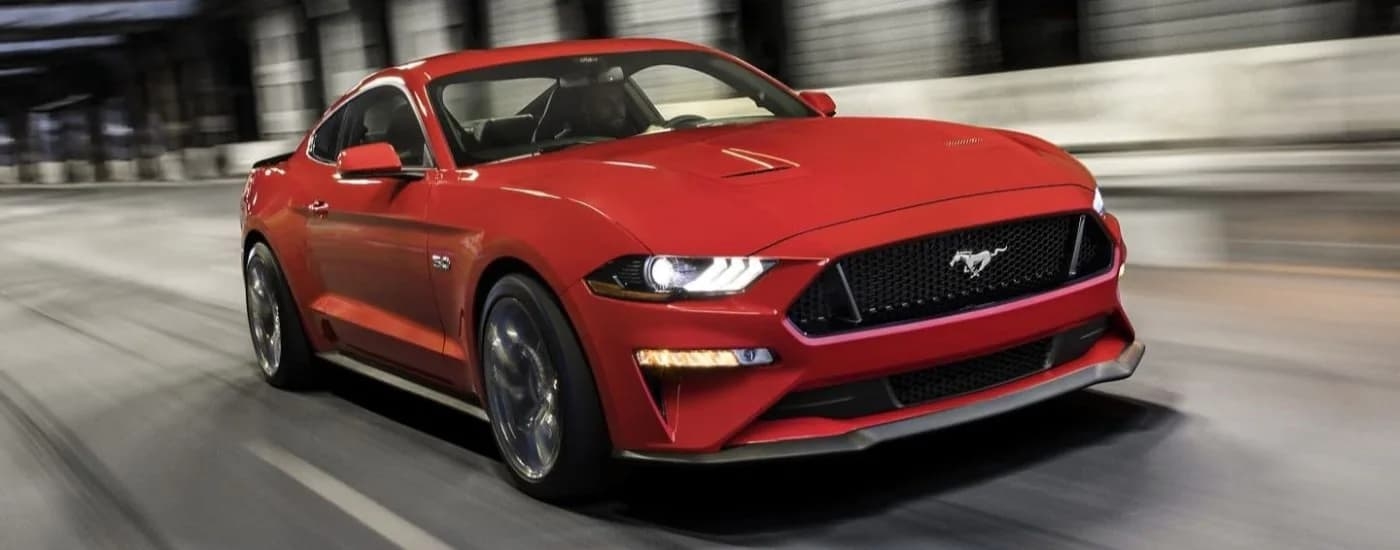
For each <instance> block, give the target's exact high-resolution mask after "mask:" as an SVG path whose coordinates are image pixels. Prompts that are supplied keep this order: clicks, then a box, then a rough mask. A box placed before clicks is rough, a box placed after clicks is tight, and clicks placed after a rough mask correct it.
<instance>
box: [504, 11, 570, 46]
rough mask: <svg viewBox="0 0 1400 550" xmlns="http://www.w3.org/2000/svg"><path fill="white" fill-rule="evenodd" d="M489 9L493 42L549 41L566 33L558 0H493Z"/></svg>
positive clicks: (505, 43)
mask: <svg viewBox="0 0 1400 550" xmlns="http://www.w3.org/2000/svg"><path fill="white" fill-rule="evenodd" d="M487 13H489V14H490V17H491V20H490V22H489V25H490V28H491V45H492V46H496V47H500V46H514V45H518V44H529V43H532V42H547V41H550V40H558V39H560V38H561V37H562V36H563V34H562V30H561V29H560V25H559V18H558V9H557V8H556V6H555V0H491V1H490V3H489V4H488V7H487Z"/></svg>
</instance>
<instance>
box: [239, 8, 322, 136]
mask: <svg viewBox="0 0 1400 550" xmlns="http://www.w3.org/2000/svg"><path fill="white" fill-rule="evenodd" d="M294 9H295V8H290V7H284V8H277V9H271V10H267V11H264V12H262V13H261V14H260V15H258V16H256V17H254V18H253V20H252V23H251V25H252V29H251V31H252V32H251V33H250V35H251V41H252V44H253V46H252V47H253V86H254V87H255V88H256V94H257V102H258V112H259V126H260V127H261V129H262V132H263V135H264V136H267V137H270V138H285V137H290V136H294V135H299V134H301V133H303V132H305V131H306V128H307V127H308V126H309V125H310V123H311V121H312V120H314V119H315V118H316V117H317V116H318V115H320V114H321V113H320V112H318V110H317V109H314V108H312V107H311V106H310V105H307V101H306V92H305V88H306V86H309V85H310V83H311V82H312V72H311V63H310V60H309V59H307V57H306V53H305V52H303V51H301V48H300V47H299V46H298V39H297V35H298V34H299V33H301V32H303V30H304V29H302V28H301V25H300V24H299V23H298V18H297V16H296V14H295V12H294V11H292V10H294Z"/></svg>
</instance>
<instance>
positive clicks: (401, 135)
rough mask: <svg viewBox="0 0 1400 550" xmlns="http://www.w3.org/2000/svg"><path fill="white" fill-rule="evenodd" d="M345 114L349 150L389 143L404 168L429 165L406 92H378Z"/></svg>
mask: <svg viewBox="0 0 1400 550" xmlns="http://www.w3.org/2000/svg"><path fill="white" fill-rule="evenodd" d="M346 110H347V111H348V113H349V114H348V115H347V118H346V123H347V125H348V126H347V128H346V147H353V146H356V145H366V144H370V143H388V144H389V145H392V146H394V151H395V152H397V153H398V154H399V162H402V163H403V165H404V166H405V167H424V166H426V165H427V163H428V144H427V141H426V140H424V139H423V129H422V126H420V125H419V124H418V115H417V114H415V113H414V112H413V105H412V104H410V103H409V102H408V96H406V95H404V93H403V91H401V90H399V89H398V88H394V87H391V86H384V87H381V88H376V89H373V90H370V91H368V92H365V93H364V94H362V95H360V97H357V98H355V99H353V100H351V101H350V103H349V105H348V107H347V109H346Z"/></svg>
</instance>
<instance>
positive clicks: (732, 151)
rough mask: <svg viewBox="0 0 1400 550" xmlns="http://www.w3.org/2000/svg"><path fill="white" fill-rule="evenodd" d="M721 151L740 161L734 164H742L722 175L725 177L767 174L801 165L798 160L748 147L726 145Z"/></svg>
mask: <svg viewBox="0 0 1400 550" xmlns="http://www.w3.org/2000/svg"><path fill="white" fill-rule="evenodd" d="M720 152H722V153H724V154H726V155H729V157H730V158H733V159H736V160H738V161H739V162H735V163H732V164H736V165H740V166H741V167H740V168H739V169H738V170H736V171H733V172H729V173H726V174H724V175H723V176H721V177H724V178H737V177H742V176H753V175H757V174H766V173H768V172H776V171H779V170H787V169H789V168H796V167H798V166H799V165H798V164H797V163H796V162H793V161H790V160H787V159H785V158H782V157H775V156H773V155H765V154H763V153H756V152H753V151H749V150H746V149H737V148H734V147H726V148H724V149H720Z"/></svg>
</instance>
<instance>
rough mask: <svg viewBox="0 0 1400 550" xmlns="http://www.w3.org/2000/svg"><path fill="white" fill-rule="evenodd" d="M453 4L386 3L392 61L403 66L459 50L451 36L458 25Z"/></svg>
mask: <svg viewBox="0 0 1400 550" xmlns="http://www.w3.org/2000/svg"><path fill="white" fill-rule="evenodd" d="M461 17H462V16H461V12H460V11H459V10H458V9H457V2H453V1H449V0H394V1H393V2H391V3H390V4H389V32H390V34H392V35H393V37H392V40H393V44H394V57H395V59H394V62H395V63H403V62H406V61H410V60H413V59H422V58H424V57H428V56H431V55H437V54H440V53H446V52H450V51H453V50H458V49H461V47H462V38H461V37H460V36H454V33H455V32H457V31H456V28H457V25H460V24H461V22H462V19H461Z"/></svg>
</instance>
